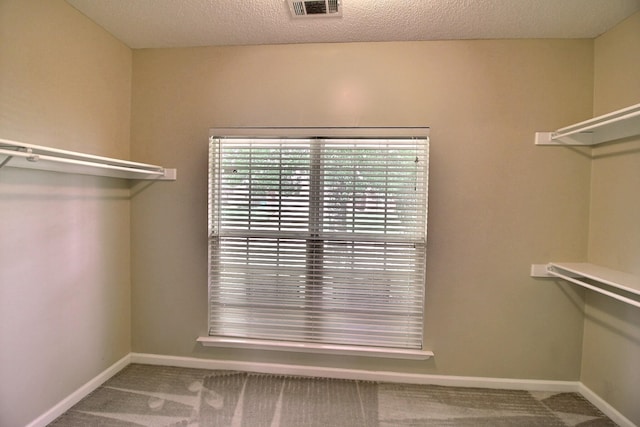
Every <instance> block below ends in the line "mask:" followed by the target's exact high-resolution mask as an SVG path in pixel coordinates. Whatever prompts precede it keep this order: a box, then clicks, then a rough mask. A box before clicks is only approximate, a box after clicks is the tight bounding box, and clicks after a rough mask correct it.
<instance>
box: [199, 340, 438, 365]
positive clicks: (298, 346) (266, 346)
mask: <svg viewBox="0 0 640 427" xmlns="http://www.w3.org/2000/svg"><path fill="white" fill-rule="evenodd" d="M197 341H198V342H199V343H200V344H202V345H203V346H205V347H226V348H243V349H253V350H276V351H296V352H300V353H322V354H333V355H347V356H368V357H387V358H393V359H413V360H426V359H430V358H431V357H433V356H434V354H433V352H432V351H427V350H410V349H401V348H386V347H365V346H355V345H334V344H312V343H299V342H289V341H271V340H257V339H246V338H229V337H214V336H205V337H199V338H198V339H197Z"/></svg>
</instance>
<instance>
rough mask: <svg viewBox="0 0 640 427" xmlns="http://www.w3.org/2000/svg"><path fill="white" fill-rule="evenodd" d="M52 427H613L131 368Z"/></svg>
mask: <svg viewBox="0 0 640 427" xmlns="http://www.w3.org/2000/svg"><path fill="white" fill-rule="evenodd" d="M50 426H53V427H76V426H104V427H107V426H108V427H111V426H113V427H134V426H148V427H156V426H158V427H181V426H184V427H187V426H193V427H195V426H200V427H208V426H212V427H214V426H216V427H217V426H225V427H227V426H228V427H263V426H264V427H316V426H317V427H330V426H334V427H370V426H374V427H375V426H379V427H403V426H405V427H409V426H411V427H414V426H497V427H501V426H550V427H553V426H580V427H599V426H615V424H614V423H612V422H611V421H610V420H609V419H608V418H606V417H605V416H604V415H603V414H602V413H601V412H600V411H598V410H597V409H596V408H595V407H593V405H591V404H590V403H589V402H588V401H587V400H586V399H584V398H583V397H582V396H580V395H579V394H577V393H552V392H550V393H545V392H527V391H515V390H490V389H478V388H460V387H442V386H430V385H411V384H393V383H374V382H367V381H351V380H340V379H327V378H305V377H291V376H274V375H262V374H252V373H245V372H229V371H209V370H203V369H188V368H173V367H162V366H148V365H136V364H134V365H130V366H128V367H127V368H125V369H124V370H122V371H121V372H120V373H119V374H117V375H116V376H114V377H113V378H111V379H110V380H109V381H107V382H106V383H105V384H104V385H103V386H101V387H100V388H98V389H97V390H95V391H94V392H93V393H91V394H90V395H89V396H87V397H86V398H85V399H83V400H82V401H81V402H79V403H78V404H77V405H75V406H74V407H73V408H71V409H70V410H69V411H67V412H66V413H64V414H63V415H62V416H60V417H59V418H58V419H57V420H55V421H54V422H53V423H52V424H50Z"/></svg>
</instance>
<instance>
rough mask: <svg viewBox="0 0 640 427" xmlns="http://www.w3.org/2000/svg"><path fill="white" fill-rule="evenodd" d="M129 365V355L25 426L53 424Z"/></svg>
mask: <svg viewBox="0 0 640 427" xmlns="http://www.w3.org/2000/svg"><path fill="white" fill-rule="evenodd" d="M130 363H131V353H129V354H127V355H126V356H124V357H123V358H122V359H120V360H118V361H117V362H116V363H114V364H113V365H111V366H109V367H108V368H107V369H105V370H104V371H102V372H101V373H99V374H98V375H97V376H95V377H94V378H93V379H91V380H89V381H88V382H87V383H85V384H84V385H82V386H81V387H80V388H79V389H77V390H76V391H74V392H73V393H71V394H70V395H69V396H67V397H66V398H64V399H63V400H61V401H60V402H59V403H57V404H56V405H55V406H53V407H52V408H51V409H49V410H48V411H47V412H45V413H44V414H42V415H40V416H39V417H38V418H36V419H35V420H33V421H31V422H30V423H29V424H27V427H45V426H46V425H47V424H49V423H51V422H53V421H54V420H55V419H56V418H58V417H59V416H60V415H62V414H64V413H65V412H66V411H67V410H69V409H70V408H71V407H72V406H73V405H75V404H76V403H78V402H80V401H81V400H82V399H83V398H85V397H86V396H87V395H89V393H91V392H92V391H94V390H95V389H97V388H98V387H100V386H101V385H102V384H103V383H104V382H105V381H107V380H108V379H109V378H111V377H112V376H114V375H115V374H117V373H118V372H120V371H121V370H123V369H124V368H126V367H127V366H128V365H129V364H130Z"/></svg>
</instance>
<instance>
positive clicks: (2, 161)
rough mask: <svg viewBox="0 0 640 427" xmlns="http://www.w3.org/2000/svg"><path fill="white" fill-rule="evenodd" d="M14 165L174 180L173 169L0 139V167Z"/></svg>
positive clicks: (115, 176)
mask: <svg viewBox="0 0 640 427" xmlns="http://www.w3.org/2000/svg"><path fill="white" fill-rule="evenodd" d="M2 167H16V168H27V169H38V170H46V171H53V172H65V173H75V174H83V175H95V176H106V177H112V178H125V179H137V180H161V181H175V179H176V170H175V169H167V168H164V167H162V166H157V165H150V164H147V163H138V162H131V161H128V160H119V159H112V158H110V157H102V156H94V155H92V154H85V153H79V152H76V151H68V150H60V149H57V148H51V147H45V146H42V145H34V144H25V143H22V142H16V141H10V140H8V139H0V168H2Z"/></svg>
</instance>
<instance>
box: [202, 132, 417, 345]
mask: <svg viewBox="0 0 640 427" xmlns="http://www.w3.org/2000/svg"><path fill="white" fill-rule="evenodd" d="M423 131H424V129H423ZM428 159H429V157H428V137H427V136H426V135H424V134H422V135H418V136H417V137H406V136H403V137H374V136H367V137H362V138H356V137H344V136H342V137H311V138H310V137H290V138H284V137H236V136H215V137H212V138H211V141H210V180H209V259H210V261H209V315H210V316H209V335H211V336H219V337H238V338H250V339H260V340H277V341H293V342H305V343H326V344H338V345H361V346H373V347H392V348H401V349H421V348H422V334H423V307H424V286H425V259H426V252H425V249H426V222H427V221H426V220H427V175H428Z"/></svg>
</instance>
